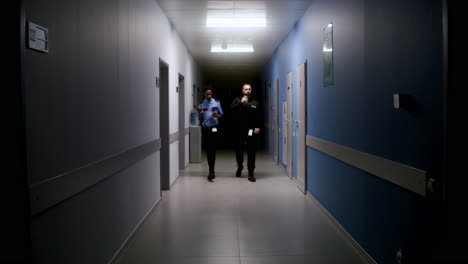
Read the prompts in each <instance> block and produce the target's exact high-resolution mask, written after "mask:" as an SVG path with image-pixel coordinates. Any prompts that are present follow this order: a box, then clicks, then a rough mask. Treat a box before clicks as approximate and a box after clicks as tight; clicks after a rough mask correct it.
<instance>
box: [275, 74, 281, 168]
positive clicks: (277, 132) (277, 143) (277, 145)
mask: <svg viewBox="0 0 468 264" xmlns="http://www.w3.org/2000/svg"><path fill="white" fill-rule="evenodd" d="M278 86H279V80H276V81H275V83H274V85H273V131H274V133H275V134H274V141H275V142H274V144H275V161H276V164H278V162H279V144H280V142H279V128H278V119H279V111H278Z"/></svg>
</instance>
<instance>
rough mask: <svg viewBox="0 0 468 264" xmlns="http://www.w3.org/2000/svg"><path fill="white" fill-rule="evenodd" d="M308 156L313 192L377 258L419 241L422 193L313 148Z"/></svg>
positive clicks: (389, 257)
mask: <svg viewBox="0 0 468 264" xmlns="http://www.w3.org/2000/svg"><path fill="white" fill-rule="evenodd" d="M307 156H308V164H309V167H308V172H307V177H308V178H307V179H308V183H307V185H308V186H307V188H308V190H309V192H310V193H311V194H312V196H314V197H315V199H316V200H317V201H319V202H320V203H321V204H322V206H323V207H325V208H326V209H327V210H328V212H329V213H330V214H332V215H333V217H334V218H335V219H336V220H337V221H338V222H339V223H340V224H341V225H342V226H343V227H344V228H345V229H346V230H347V231H348V232H349V233H350V234H351V235H352V236H353V238H354V239H355V240H356V241H358V242H359V244H360V245H361V246H362V247H363V248H364V249H365V250H366V251H367V252H368V253H369V254H370V255H371V256H372V257H373V258H374V259H375V260H376V261H377V262H378V263H394V259H395V253H396V251H397V250H398V249H399V248H403V249H404V250H405V251H409V250H407V249H409V248H414V247H416V246H417V245H416V243H418V242H417V241H416V237H417V236H418V234H420V232H423V231H424V230H422V228H421V227H422V226H423V223H424V221H425V218H424V206H425V201H424V198H423V197H421V196H419V195H418V194H415V193H412V192H410V191H407V190H405V189H403V188H400V187H399V186H397V185H394V184H392V183H390V182H387V181H385V180H383V179H381V178H378V177H374V176H372V175H369V174H368V173H365V172H363V171H362V170H360V169H358V168H355V167H353V166H351V165H349V164H346V163H343V162H341V161H339V160H336V159H334V158H333V157H330V156H328V155H326V154H323V153H321V152H318V151H316V150H314V149H311V148H308V151H307Z"/></svg>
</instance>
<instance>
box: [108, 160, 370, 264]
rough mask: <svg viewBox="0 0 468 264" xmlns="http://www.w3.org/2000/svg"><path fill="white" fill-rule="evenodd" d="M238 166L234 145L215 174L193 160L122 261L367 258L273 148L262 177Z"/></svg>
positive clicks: (261, 163)
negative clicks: (279, 161) (278, 161)
mask: <svg viewBox="0 0 468 264" xmlns="http://www.w3.org/2000/svg"><path fill="white" fill-rule="evenodd" d="M244 167H245V165H244ZM235 171H236V165H235V157H234V153H232V152H230V151H220V152H218V155H217V161H216V179H215V181H214V182H208V181H207V179H206V176H207V173H208V169H207V164H206V161H203V163H201V164H189V166H188V167H187V169H186V170H185V171H184V172H181V176H179V179H178V180H177V181H176V183H175V184H174V185H173V187H172V189H171V190H170V191H167V192H164V194H163V199H162V201H160V203H159V205H158V207H157V208H156V209H155V210H154V211H153V213H152V215H150V216H149V217H148V219H147V220H146V222H145V223H144V225H143V226H142V228H141V229H140V231H139V232H138V233H137V234H136V235H135V236H134V237H133V239H132V240H131V242H130V243H129V244H128V245H127V247H126V249H125V251H124V252H123V254H122V255H121V257H120V258H119V259H118V261H117V263H119V264H127V263H132V264H133V263H139V264H146V263H151V264H155V263H165V264H172V263H183V264H211V263H213V264H239V263H242V264H262V263H265V264H280V263H286V264H306V263H307V264H310V263H363V260H362V259H361V258H360V257H359V256H358V254H357V253H356V252H355V251H354V250H353V249H352V248H351V247H350V246H349V245H348V244H347V243H346V242H345V241H344V240H343V238H342V236H341V235H340V234H339V233H338V232H337V231H336V230H335V229H334V228H333V226H332V225H331V224H330V223H329V222H328V220H327V219H326V218H325V217H324V216H323V215H322V213H321V212H320V211H319V209H318V208H317V207H316V206H314V204H313V203H312V201H311V200H310V198H308V197H306V196H305V195H304V194H301V192H300V191H299V189H298V188H297V186H296V185H295V183H294V182H293V181H291V180H290V179H289V178H288V177H287V176H286V175H285V172H284V170H283V169H282V168H280V167H278V166H277V165H276V164H275V162H274V161H273V159H272V158H271V157H270V156H269V155H267V154H264V153H261V154H258V156H257V169H256V172H255V173H256V178H257V182H255V183H252V182H249V181H248V180H247V171H246V170H245V169H244V171H243V174H242V177H241V178H236V177H235V176H234V174H235Z"/></svg>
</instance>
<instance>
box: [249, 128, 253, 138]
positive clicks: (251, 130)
mask: <svg viewBox="0 0 468 264" xmlns="http://www.w3.org/2000/svg"><path fill="white" fill-rule="evenodd" d="M252 133H253V129H250V130H249V136H250V137H251V136H252Z"/></svg>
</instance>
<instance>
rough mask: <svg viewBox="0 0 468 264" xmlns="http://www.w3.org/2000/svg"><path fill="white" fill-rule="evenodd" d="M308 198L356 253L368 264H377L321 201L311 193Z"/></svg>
mask: <svg viewBox="0 0 468 264" xmlns="http://www.w3.org/2000/svg"><path fill="white" fill-rule="evenodd" d="M307 197H309V198H310V200H312V203H313V204H314V205H315V206H316V207H317V208H318V209H320V211H321V212H322V214H323V215H324V216H325V217H326V218H327V220H328V221H329V222H330V224H331V225H332V226H333V227H334V228H335V229H336V230H337V231H338V232H339V233H340V234H341V235H342V236H343V238H344V239H345V241H346V242H347V243H348V244H349V245H350V246H351V247H352V248H353V249H354V250H355V251H356V253H357V254H358V255H359V257H360V258H361V259H362V260H363V261H364V263H368V264H376V263H377V262H376V261H375V260H374V259H373V258H372V257H371V256H370V255H369V254H368V253H367V251H365V250H364V249H363V248H362V247H361V245H359V243H358V242H357V241H356V240H354V238H353V237H352V236H351V235H350V234H349V233H348V231H346V229H345V228H344V227H343V226H342V225H341V224H340V223H339V222H338V221H336V219H335V218H334V217H333V216H332V215H331V214H330V213H329V212H328V211H327V209H325V208H324V207H323V206H322V205H321V204H320V203H319V201H317V200H316V199H315V198H314V197H313V196H312V195H311V194H310V193H309V192H307Z"/></svg>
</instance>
